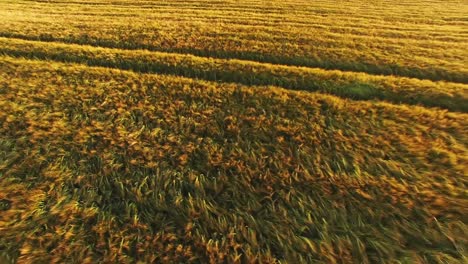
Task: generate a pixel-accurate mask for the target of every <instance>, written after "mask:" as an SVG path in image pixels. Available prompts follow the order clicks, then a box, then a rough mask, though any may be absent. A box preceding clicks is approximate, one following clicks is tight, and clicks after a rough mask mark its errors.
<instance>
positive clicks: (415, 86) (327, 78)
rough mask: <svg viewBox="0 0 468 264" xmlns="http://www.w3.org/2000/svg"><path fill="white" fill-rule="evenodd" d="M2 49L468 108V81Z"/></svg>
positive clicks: (17, 42) (106, 52)
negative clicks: (467, 83) (434, 80)
mask: <svg viewBox="0 0 468 264" xmlns="http://www.w3.org/2000/svg"><path fill="white" fill-rule="evenodd" d="M0 53H2V54H6V55H10V56H21V57H27V58H37V59H46V60H57V61H62V62H75V63H84V64H87V65H90V66H104V67H111V68H119V69H125V70H132V71H137V72H147V73H165V74H173V75H181V76H186V77H192V78H199V79H206V80H212V81H223V82H236V83H241V84H245V85H274V86H281V87H284V88H289V89H295V90H306V91H319V92H324V93H330V94H334V95H338V96H340V97H345V98H352V99H360V100H372V99H378V100H385V101H389V102H392V103H406V104H421V105H424V106H430V107H441V108H446V109H449V110H452V111H461V112H468V85H465V84H458V83H447V82H432V81H428V80H418V79H410V78H404V77H391V76H373V75H369V74H365V73H353V72H341V71H336V70H335V71H329V70H322V69H316V68H305V67H292V66H282V65H274V64H266V63H258V62H253V61H242V60H226V59H214V58H204V57H197V56H193V55H185V54H174V53H162V52H150V51H145V50H120V49H108V48H98V47H92V46H83V45H72V44H64V43H45V42H38V41H26V40H21V39H8V38H0Z"/></svg>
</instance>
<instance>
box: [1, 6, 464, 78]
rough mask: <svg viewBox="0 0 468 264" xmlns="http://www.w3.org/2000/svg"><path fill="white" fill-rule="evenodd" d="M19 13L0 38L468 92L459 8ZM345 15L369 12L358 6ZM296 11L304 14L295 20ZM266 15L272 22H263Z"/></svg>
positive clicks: (27, 9) (8, 13) (8, 12)
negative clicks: (413, 81)
mask: <svg viewBox="0 0 468 264" xmlns="http://www.w3.org/2000/svg"><path fill="white" fill-rule="evenodd" d="M18 3H19V4H17V5H14V4H11V5H6V6H5V8H3V9H2V8H1V6H0V16H2V18H3V21H2V23H3V24H2V28H1V30H0V35H2V36H6V37H21V38H25V39H35V40H48V41H62V42H69V43H77V44H90V45H97V46H106V47H114V48H125V49H142V48H144V49H150V50H156V51H167V52H178V53H190V54H194V55H200V56H213V57H219V58H239V59H247V60H255V61H261V62H270V63H277V64H290V65H298V66H308V67H320V68H326V69H339V70H350V71H362V72H368V73H373V74H387V75H389V74H394V75H402V76H408V77H416V78H420V79H432V80H447V81H455V82H463V83H466V82H468V80H467V79H466V76H467V75H468V72H467V70H466V67H465V66H464V65H466V57H467V52H466V50H467V49H466V45H465V43H466V40H467V38H468V36H467V34H466V32H465V31H464V30H463V27H464V25H466V22H464V21H463V20H462V19H460V17H461V16H462V14H461V13H460V10H459V9H463V4H458V5H461V6H460V7H459V8H458V9H457V8H456V7H453V8H445V9H443V11H441V12H442V14H443V16H442V17H441V18H440V19H437V20H434V19H429V18H428V16H429V15H430V12H431V8H436V7H437V3H429V2H428V1H421V3H419V4H414V6H412V5H409V4H407V5H406V6H407V8H408V9H411V8H414V9H417V8H418V9H420V10H419V11H418V14H419V13H421V15H417V16H412V17H407V16H406V15H405V14H407V12H412V9H411V10H410V11H408V10H403V9H401V8H402V6H399V5H397V6H399V8H400V9H398V8H395V7H391V5H393V4H394V3H392V4H391V5H387V4H384V3H380V4H378V5H375V6H374V5H373V6H372V7H369V9H370V10H367V11H366V14H367V15H354V14H350V10H348V9H345V7H336V6H333V5H330V3H326V2H315V1H314V4H313V5H312V4H311V3H307V2H302V3H296V4H295V5H294V4H291V3H289V5H290V6H289V7H288V4H287V3H285V4H282V3H281V2H279V1H274V3H272V5H271V6H270V7H268V8H264V9H262V8H251V9H246V8H244V7H238V8H235V5H233V4H232V3H231V4H229V1H227V2H226V3H224V2H223V4H226V5H227V6H230V7H232V8H231V9H230V8H227V7H225V8H220V6H219V5H220V4H219V3H218V4H216V3H215V4H212V5H210V4H209V3H208V2H191V3H180V2H174V3H171V4H167V3H166V4H161V3H159V5H160V6H158V4H155V3H153V4H152V3H148V6H145V5H136V4H132V3H131V2H128V1H122V2H119V3H121V4H122V5H124V6H123V7H122V6H120V5H119V4H116V3H115V2H103V3H102V4H99V5H89V2H88V4H86V3H82V4H65V3H64V4H63V6H61V8H59V9H57V8H55V7H54V5H50V4H46V3H39V4H35V5H29V4H28V3H29V2H28V3H23V2H21V1H19V2H18ZM197 4H198V5H199V6H200V7H199V8H196V6H197ZM253 4H254V2H249V3H245V5H246V6H248V5H253ZM257 4H258V3H257ZM425 4H427V5H429V7H424V6H425ZM0 5H1V4H0ZM4 5H5V4H4ZM127 5H128V6H127ZM349 5H351V6H352V5H355V8H364V6H365V5H364V3H363V2H362V1H353V2H351V3H350V4H349ZM254 6H255V5H254ZM294 6H299V7H303V8H302V9H300V8H299V9H297V10H304V11H296V12H293V10H294ZM83 9H85V11H83ZM272 10H277V11H278V12H277V13H275V14H274V15H266V14H271V12H272ZM382 10H385V11H382ZM398 10H400V12H398ZM413 11H414V10H413ZM16 12H21V14H22V15H21V16H18V15H16ZM119 14H122V16H119ZM116 17H118V19H116Z"/></svg>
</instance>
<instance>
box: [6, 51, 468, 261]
mask: <svg viewBox="0 0 468 264" xmlns="http://www.w3.org/2000/svg"><path fill="white" fill-rule="evenodd" d="M0 68H1V69H2V71H1V72H0V123H1V124H3V125H2V127H0V135H2V137H1V142H0V148H1V151H0V153H1V156H0V159H1V160H2V164H1V167H0V175H2V176H1V181H0V188H1V189H2V192H1V193H0V199H7V200H10V201H12V205H11V209H9V210H6V211H4V212H2V214H0V232H1V234H2V236H1V237H0V245H1V247H2V248H3V250H5V251H7V252H8V253H9V256H10V257H12V258H16V259H18V261H20V262H37V261H44V262H54V261H66V262H69V261H76V260H79V261H80V262H82V263H93V262H95V261H98V260H105V261H109V262H133V261H137V260H138V261H144V262H153V261H158V262H160V261H168V262H187V261H197V262H212V263H219V262H221V261H228V262H236V261H241V262H255V261H259V262H274V261H276V260H280V261H287V262H308V263H310V262H351V261H355V262H359V263H366V262H372V263H374V262H388V261H389V260H390V259H394V260H400V261H409V262H447V261H448V262H456V261H461V260H462V259H463V258H465V255H464V252H465V250H466V245H467V240H466V237H468V236H467V235H468V233H467V228H466V222H465V220H464V216H465V215H466V213H467V211H466V205H467V203H466V187H467V180H466V170H467V167H466V164H467V162H468V160H467V156H466V153H467V143H468V139H467V135H468V133H467V127H468V121H467V120H468V116H467V114H462V113H450V112H447V111H441V110H435V109H433V110H428V109H424V108H421V107H415V106H396V105H392V104H388V103H370V102H357V101H351V100H345V99H340V98H337V97H333V96H328V95H320V94H311V93H307V92H300V91H288V90H284V89H280V88H275V87H260V86H259V87H247V86H242V85H235V84H219V83H212V82H206V81H195V80H192V79H187V78H176V77H174V76H164V75H153V74H136V73H132V72H126V71H120V70H111V69H106V68H96V67H87V66H82V65H75V64H61V63H55V62H38V61H27V60H24V59H15V58H8V57H3V58H2V59H1V60H0Z"/></svg>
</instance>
